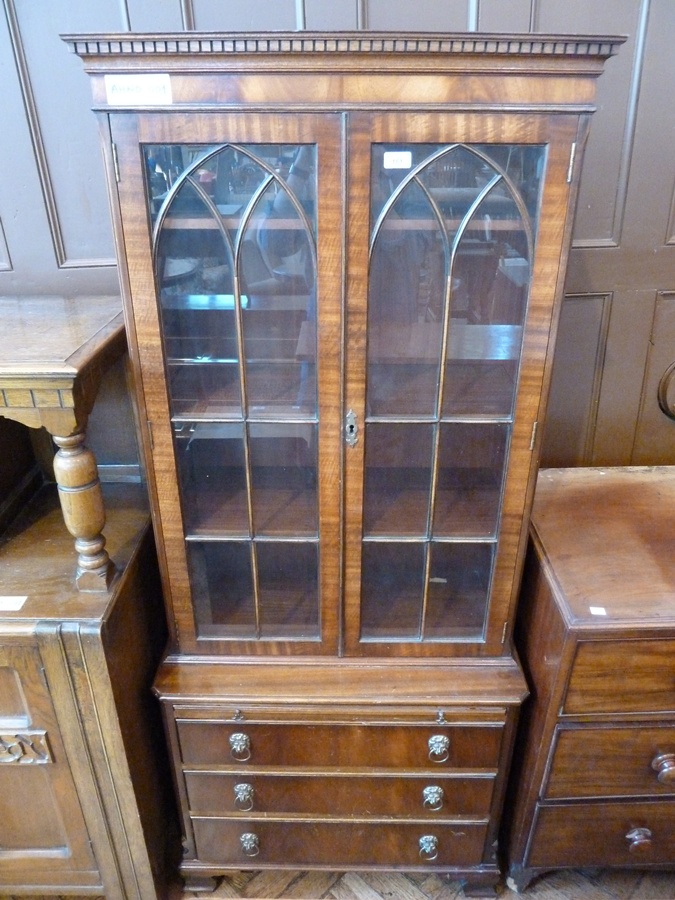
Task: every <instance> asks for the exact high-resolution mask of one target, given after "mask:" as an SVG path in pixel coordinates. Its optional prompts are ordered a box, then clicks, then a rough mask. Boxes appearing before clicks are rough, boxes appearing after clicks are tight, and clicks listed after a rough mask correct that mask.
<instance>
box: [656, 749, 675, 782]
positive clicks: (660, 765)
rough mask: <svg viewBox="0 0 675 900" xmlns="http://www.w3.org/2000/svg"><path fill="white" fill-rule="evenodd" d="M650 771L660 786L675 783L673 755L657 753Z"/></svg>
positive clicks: (674, 757) (674, 755)
mask: <svg viewBox="0 0 675 900" xmlns="http://www.w3.org/2000/svg"><path fill="white" fill-rule="evenodd" d="M652 769H654V771H655V772H656V777H657V779H658V780H659V781H660V782H661V784H671V783H672V782H675V753H659V755H658V756H655V757H654V759H653V760H652Z"/></svg>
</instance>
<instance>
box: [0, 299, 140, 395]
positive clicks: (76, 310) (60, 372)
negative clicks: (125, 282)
mask: <svg viewBox="0 0 675 900" xmlns="http://www.w3.org/2000/svg"><path fill="white" fill-rule="evenodd" d="M0 322H2V329H3V340H2V343H1V344H0V385H1V386H3V387H7V386H10V385H11V384H12V383H13V382H14V381H15V380H16V379H22V380H23V379H27V378H28V379H30V378H43V377H44V376H49V375H53V376H55V377H75V376H76V375H77V374H78V372H80V371H82V369H84V368H86V366H87V365H88V364H89V363H90V362H91V361H92V360H93V359H95V358H96V357H97V356H98V355H99V354H100V353H101V351H102V350H103V349H104V348H106V347H109V346H110V345H111V344H112V343H121V344H122V345H123V344H124V321H123V317H122V301H121V299H120V297H117V296H112V297H78V298H75V297H73V298H69V297H0Z"/></svg>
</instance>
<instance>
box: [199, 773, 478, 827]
mask: <svg viewBox="0 0 675 900" xmlns="http://www.w3.org/2000/svg"><path fill="white" fill-rule="evenodd" d="M184 775H185V783H186V786H187V793H188V799H189V804H190V810H191V811H192V813H197V814H200V815H220V816H227V815H232V814H233V813H236V812H251V811H255V812H258V813H276V814H279V815H284V814H291V813H305V814H307V815H316V816H321V815H326V816H327V815H334V816H360V817H365V816H375V817H376V816H397V817H401V816H404V817H405V816H407V817H410V818H420V817H421V816H429V818H438V817H439V816H485V817H487V816H488V815H489V812H490V806H491V803H492V793H493V789H494V781H495V779H494V776H487V775H486V776H483V777H480V776H476V777H473V778H468V777H451V776H447V775H443V776H442V777H440V778H434V777H433V773H432V774H430V775H424V776H422V775H420V776H416V777H412V776H405V777H401V776H398V775H389V776H377V777H372V776H359V777H349V776H335V775H314V776H313V775H295V774H286V773H278V774H277V773H275V774H274V775H267V774H264V775H263V774H256V773H251V772H243V773H237V774H230V773H225V772H189V771H188V772H185V773H184Z"/></svg>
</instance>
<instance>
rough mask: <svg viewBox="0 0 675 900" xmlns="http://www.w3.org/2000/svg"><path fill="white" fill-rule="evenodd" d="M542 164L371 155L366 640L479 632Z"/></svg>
mask: <svg viewBox="0 0 675 900" xmlns="http://www.w3.org/2000/svg"><path fill="white" fill-rule="evenodd" d="M545 161H546V149H545V147H541V146H519V145H497V146H492V145H490V146H488V145H480V144H445V145H443V144H412V143H403V144H377V145H373V147H372V160H371V163H372V168H371V172H372V175H371V210H370V212H371V258H370V272H369V296H368V334H367V348H368V350H367V354H368V356H367V362H368V370H367V393H366V426H365V429H366V432H365V434H366V447H365V474H364V480H365V509H364V537H365V538H366V540H365V542H364V545H363V554H362V600H363V629H362V630H363V634H362V638H363V640H391V639H396V636H404V637H406V638H407V639H409V640H422V641H434V640H441V641H442V640H465V639H471V640H480V639H482V635H483V626H484V619H485V614H486V607H487V601H488V593H489V588H490V580H491V573H492V566H493V557H494V552H495V547H496V543H493V542H496V539H497V533H498V527H499V518H500V513H501V495H502V490H503V480H504V473H505V469H506V464H507V459H508V448H509V441H510V436H511V424H510V423H511V421H512V417H513V413H514V405H515V399H516V393H517V382H518V374H519V362H520V354H521V345H522V336H523V325H524V322H525V317H526V311H527V302H528V284H529V277H530V268H531V261H532V254H533V248H534V244H535V239H536V231H537V210H538V205H539V197H540V192H541V186H542V183H543V173H544V166H545ZM384 420H386V421H384ZM424 420H428V422H429V424H428V425H427V424H425V423H424ZM431 504H433V509H431V510H430V508H429V507H430V505H431ZM429 521H430V523H431V526H430V525H429ZM399 536H400V537H405V538H414V539H417V540H414V541H410V542H403V541H400V540H399V541H396V538H397V537H399ZM387 537H389V538H392V540H391V541H389V540H387V541H384V540H382V539H383V538H387ZM374 539H379V540H374ZM425 562H428V565H429V571H428V577H429V581H428V583H427V584H425V583H424V579H425V577H427V576H426V575H425V571H426V569H425ZM392 619H393V622H394V624H393V625H391V622H390V620H392ZM388 623H389V624H388Z"/></svg>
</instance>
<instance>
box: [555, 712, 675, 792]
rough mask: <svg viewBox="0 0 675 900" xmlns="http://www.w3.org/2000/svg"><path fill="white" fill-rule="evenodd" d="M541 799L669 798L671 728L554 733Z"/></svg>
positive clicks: (674, 760) (674, 739) (673, 758)
mask: <svg viewBox="0 0 675 900" xmlns="http://www.w3.org/2000/svg"><path fill="white" fill-rule="evenodd" d="M554 746H555V749H554V756H553V761H552V764H551V769H550V773H549V777H548V782H547V785H546V790H545V796H546V798H547V799H556V800H559V799H564V798H575V797H601V798H604V797H609V796H615V797H621V796H624V797H627V796H634V795H636V794H646V795H648V796H649V795H651V796H654V797H658V796H663V795H668V794H674V793H675V726H657V727H651V726H645V725H639V726H631V727H624V728H619V727H615V728H587V727H582V728H574V729H571V728H559V729H558V730H557V732H556V736H555V745H554Z"/></svg>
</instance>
